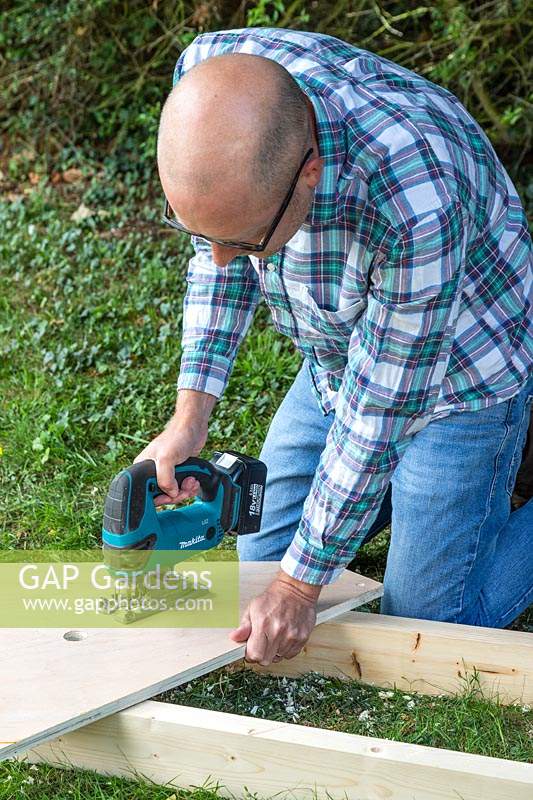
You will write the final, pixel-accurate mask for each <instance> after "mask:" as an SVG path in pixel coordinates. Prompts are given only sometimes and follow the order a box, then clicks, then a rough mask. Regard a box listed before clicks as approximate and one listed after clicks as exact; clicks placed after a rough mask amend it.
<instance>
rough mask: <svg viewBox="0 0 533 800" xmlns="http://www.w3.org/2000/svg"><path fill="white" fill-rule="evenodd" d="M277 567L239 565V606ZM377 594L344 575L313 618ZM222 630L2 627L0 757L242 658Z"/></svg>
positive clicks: (370, 584)
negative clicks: (73, 633) (76, 637)
mask: <svg viewBox="0 0 533 800" xmlns="http://www.w3.org/2000/svg"><path fill="white" fill-rule="evenodd" d="M278 568H279V567H278V564H275V563H265V562H263V563H252V562H249V563H244V564H241V565H240V575H241V578H240V592H241V603H242V604H243V605H244V604H245V603H246V602H247V601H248V600H250V599H251V598H252V597H254V596H255V595H257V594H259V593H260V592H261V591H262V590H263V589H264V588H265V587H266V586H267V585H268V583H269V582H270V580H271V579H272V577H273V576H274V575H275V573H276V572H277V570H278ZM380 594H381V584H379V583H377V582H376V581H373V580H371V579H369V578H363V577H361V576H360V575H357V574H355V573H350V572H345V573H344V574H343V575H342V576H341V578H340V579H339V580H338V581H337V582H336V583H334V584H332V585H330V586H327V587H325V589H324V591H323V592H322V594H321V597H320V601H319V607H318V621H319V622H321V621H324V620H327V619H331V618H332V616H334V615H335V614H338V613H342V612H344V611H346V610H348V609H349V608H353V607H355V606H357V605H361V604H363V603H365V602H368V601H369V600H371V599H373V598H375V597H378V596H379V595H380ZM228 632H229V629H226V628H203V629H198V628H194V629H192V628H189V629H179V628H171V629H169V628H160V629H148V628H139V627H117V628H105V629H100V628H92V629H91V628H88V629H87V630H86V631H84V633H86V634H87V635H86V638H84V639H83V640H81V641H66V640H65V639H64V638H63V636H64V634H65V633H66V630H64V629H57V628H51V629H27V628H26V629H8V628H3V629H0V742H1V744H0V760H1V759H4V758H8V757H11V756H14V755H16V754H19V753H22V752H24V751H25V750H26V749H28V748H29V747H32V746H35V745H36V744H38V743H41V742H43V741H46V740H47V739H51V738H53V737H55V736H58V735H59V734H63V733H65V732H67V731H71V730H73V729H75V728H79V727H80V726H82V725H85V724H86V723H88V722H92V721H94V720H97V719H100V718H102V717H105V716H107V715H109V714H113V713H114V712H116V711H119V710H120V709H123V708H127V707H128V706H131V705H134V704H135V703H138V702H140V701H141V700H145V699H148V698H150V697H153V696H154V695H155V694H158V693H159V692H162V691H164V690H166V689H170V688H172V687H173V686H177V685H179V684H181V683H185V682H186V681H188V680H191V679H192V678H195V677H198V676H199V675H203V674H205V673H206V672H210V671H211V670H213V669H216V668H218V667H221V666H224V665H226V664H230V663H232V662H234V661H237V660H239V659H241V658H242V657H243V655H244V646H243V645H238V644H235V643H234V642H232V641H231V640H230V639H229V638H228Z"/></svg>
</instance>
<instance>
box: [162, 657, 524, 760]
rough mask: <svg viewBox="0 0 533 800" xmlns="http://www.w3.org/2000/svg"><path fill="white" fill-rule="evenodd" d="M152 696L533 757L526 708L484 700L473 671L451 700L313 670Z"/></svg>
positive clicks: (237, 674) (217, 680)
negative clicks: (303, 673) (295, 675)
mask: <svg viewBox="0 0 533 800" xmlns="http://www.w3.org/2000/svg"><path fill="white" fill-rule="evenodd" d="M156 699H159V700H163V701H164V702H170V703H178V704H180V705H188V706H197V707H201V708H209V709H213V710H215V711H226V712H230V713H234V714H244V715H252V716H257V717H262V718H266V719H271V720H278V721H280V722H294V723H297V724H299V725H311V726H314V727H317V728H327V729H331V730H336V731H344V732H345V733H356V734H361V735H369V736H376V737H379V738H383V739H393V740H396V741H402V742H410V743H413V744H420V745H426V746H428V747H441V748H448V749H451V750H460V751H463V752H467V753H478V754H480V755H486V756H494V757H496V758H509V759H512V760H514V761H530V760H531V759H532V757H533V711H532V709H531V708H530V707H529V706H525V705H524V706H520V705H516V706H504V705H500V704H498V703H497V702H489V701H488V700H486V699H485V698H484V697H483V695H482V693H481V692H480V689H479V683H478V680H477V678H476V676H472V677H471V678H470V679H469V680H468V681H467V682H465V684H464V690H463V693H462V694H461V695H459V696H457V697H444V696H442V695H441V696H438V697H425V696H423V695H420V694H416V693H415V692H412V693H411V692H405V691H399V690H394V691H393V690H390V691H385V690H382V689H378V688H376V687H372V686H367V685H365V684H359V683H356V682H355V681H341V680H339V679H337V678H326V677H323V676H322V675H319V674H318V673H309V674H307V675H305V676H303V677H301V678H296V679H294V678H285V677H273V676H268V675H258V674H256V673H254V672H252V671H251V670H240V671H230V672H228V671H227V670H219V671H218V672H216V673H211V674H210V675H209V676H207V677H205V678H201V679H197V680H195V681H192V682H191V683H189V684H187V685H186V686H185V687H179V688H177V689H174V690H172V691H170V692H166V693H165V694H163V695H161V696H160V697H158V698H156Z"/></svg>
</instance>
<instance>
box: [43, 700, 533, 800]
mask: <svg viewBox="0 0 533 800" xmlns="http://www.w3.org/2000/svg"><path fill="white" fill-rule="evenodd" d="M30 760H31V761H37V762H38V761H46V762H47V763H50V764H55V765H60V766H74V767H83V768H86V769H94V770H96V771H97V772H100V773H103V774H106V775H122V776H127V777H136V776H143V777H145V778H147V779H148V780H151V781H153V782H155V783H159V784H165V785H166V784H168V785H169V786H173V787H183V788H189V787H191V786H201V785H202V784H204V782H210V783H215V782H216V783H217V784H219V793H220V794H221V795H223V796H228V797H234V798H248V797H250V795H252V796H255V795H257V796H258V797H273V796H274V797H275V796H277V795H278V793H279V796H280V797H283V798H285V797H289V798H293V800H313V798H315V797H316V798H319V800H341V798H342V799H343V800H344V799H346V800H460V799H461V800H531V798H532V797H533V766H531V765H529V764H523V763H515V762H512V761H506V760H503V759H497V758H487V757H485V756H477V755H469V754H467V753H457V752H453V751H451V750H438V749H436V748H431V747H422V746H420V745H413V744H404V743H402V742H391V741H387V740H384V739H375V738H370V737H366V736H356V735H353V734H348V733H338V732H336V731H328V730H322V729H320V728H308V727H304V726H299V725H291V724H287V723H282V722H273V721H272V720H266V719H257V718H255V717H254V718H252V717H241V716H239V715H235V714H225V713H222V712H218V711H209V710H206V709H200V708H188V707H184V706H176V705H171V704H169V703H155V702H146V703H142V704H141V705H138V706H135V707H134V708H130V709H127V710H126V711H121V712H120V713H118V714H115V715H114V716H112V717H108V718H107V719H104V720H100V721H99V722H96V723H94V724H92V725H88V726H86V727H84V728H82V729H81V730H77V731H74V732H73V733H69V734H67V735H65V736H60V737H59V738H58V739H57V740H55V741H53V742H50V743H47V744H44V745H41V746H40V747H39V748H38V749H37V750H34V751H32V752H31V753H30Z"/></svg>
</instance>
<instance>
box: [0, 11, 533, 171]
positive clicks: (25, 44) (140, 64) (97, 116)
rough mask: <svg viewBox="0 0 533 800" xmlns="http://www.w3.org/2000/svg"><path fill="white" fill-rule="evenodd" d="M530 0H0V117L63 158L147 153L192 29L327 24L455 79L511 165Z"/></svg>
mask: <svg viewBox="0 0 533 800" xmlns="http://www.w3.org/2000/svg"><path fill="white" fill-rule="evenodd" d="M530 12H531V5H530V2H529V0H488V2H486V3H482V4H480V3H478V2H476V1H475V0H465V1H464V2H459V0H437V2H435V3H431V4H426V5H417V4H408V3H405V2H404V1H403V2H402V0H382V2H380V3H375V2H373V0H336V2H335V1H334V2H332V1H331V0H312V1H311V0H292V2H289V1H288V0H258V1H257V2H237V0H229V1H228V2H224V3H222V2H220V0H203V2H192V1H191V0H179V1H178V2H176V0H152V2H145V0H94V2H91V3H87V2H84V0H68V2H63V0H50V1H48V0H47V1H46V2H44V1H43V0H41V2H35V0H15V2H8V0H0V95H1V98H2V103H1V106H0V108H1V110H0V131H2V132H3V133H4V134H5V135H6V136H7V139H5V141H6V143H7V146H8V150H11V149H12V148H13V146H14V145H15V144H16V142H24V143H25V144H26V145H31V146H32V147H33V148H34V149H35V150H36V151H37V152H38V153H39V154H40V155H42V156H43V155H46V157H47V159H50V158H51V159H52V161H53V162H54V163H55V164H61V165H63V166H65V165H68V164H70V163H75V164H76V165H78V164H79V163H81V162H84V161H87V160H88V159H89V160H91V159H94V158H96V159H97V160H98V161H101V159H102V157H103V156H105V155H106V154H110V153H111V154H115V155H116V154H117V153H118V154H120V155H119V156H117V157H119V158H121V159H123V160H127V161H128V162H129V163H130V164H131V163H135V164H137V169H138V170H142V165H143V164H148V165H151V164H152V160H153V155H154V139H155V133H156V128H157V119H158V115H159V110H160V107H161V102H162V100H163V99H164V97H165V96H166V94H167V93H168V90H169V88H170V85H171V76H172V70H173V66H174V63H175V61H176V59H177V58H178V56H179V54H180V52H181V51H182V50H183V49H184V48H185V47H186V46H187V45H188V44H189V43H190V42H191V41H192V40H193V39H194V37H195V36H196V35H197V33H199V32H202V31H206V30H218V29H224V28H235V27H244V26H246V25H248V26H280V27H287V28H297V29H309V30H316V31H319V32H323V33H329V34H331V35H333V36H337V37H340V38H342V39H345V40H346V41H349V42H351V43H353V44H355V45H358V46H359V47H362V48H366V49H369V50H373V51H375V52H378V53H381V54H382V55H384V56H386V57H387V58H391V59H393V60H395V61H397V62H399V63H401V64H403V65H405V66H407V67H408V68H410V69H414V70H416V71H418V72H420V73H422V74H424V75H425V76H427V77H428V78H429V79H430V80H433V81H436V82H438V83H441V84H444V85H445V86H447V87H448V88H450V89H451V90H452V91H453V92H455V93H456V94H457V95H458V97H459V98H460V99H461V100H462V101H463V103H464V104H465V105H466V106H467V107H468V108H469V110H470V111H471V112H472V114H473V115H474V116H475V117H476V119H477V120H478V121H479V122H480V123H481V125H482V126H483V127H484V128H485V130H486V131H487V133H488V134H489V136H490V137H491V138H492V140H493V141H494V143H495V144H496V146H497V147H498V148H499V149H500V153H501V154H502V155H503V156H504V157H505V156H506V155H507V158H508V169H509V171H510V172H511V174H512V175H513V176H514V177H516V176H517V175H518V174H519V167H520V164H521V162H522V159H523V157H524V154H525V152H526V151H527V148H528V147H529V146H530V144H531V139H532V130H533V125H532V115H531V109H532V97H533V96H532V94H531V63H532V62H531V58H530V43H531V37H532V30H533V28H532V26H533V23H532V20H533V15H532V14H531V13H530Z"/></svg>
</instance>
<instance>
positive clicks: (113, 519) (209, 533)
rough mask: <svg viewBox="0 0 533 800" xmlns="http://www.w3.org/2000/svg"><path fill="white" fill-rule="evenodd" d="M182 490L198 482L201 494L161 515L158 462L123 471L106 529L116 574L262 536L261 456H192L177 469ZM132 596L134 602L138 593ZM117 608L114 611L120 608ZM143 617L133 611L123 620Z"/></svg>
mask: <svg viewBox="0 0 533 800" xmlns="http://www.w3.org/2000/svg"><path fill="white" fill-rule="evenodd" d="M175 476H176V480H177V482H178V486H181V484H182V482H183V481H184V480H185V478H187V477H193V478H196V480H197V481H198V483H199V484H200V494H199V495H198V496H197V497H196V498H195V500H194V502H192V503H191V504H190V505H187V506H180V507H179V508H175V509H171V510H167V511H156V507H155V505H154V499H155V498H156V497H157V496H158V495H160V494H163V492H162V491H161V489H160V488H159V487H158V485H157V479H156V467H155V462H154V461H152V460H147V461H141V462H139V463H138V464H133V465H132V466H131V467H128V468H127V469H125V470H123V471H122V472H120V473H119V474H118V475H117V476H116V478H114V480H113V481H112V483H111V486H110V487H109V493H108V495H107V498H106V501H105V508H104V523H103V530H102V540H103V550H104V559H105V562H106V563H107V565H108V567H109V568H110V570H111V571H116V572H117V573H120V574H123V573H124V572H127V571H128V570H131V571H134V570H137V571H138V570H146V569H149V568H150V564H151V563H156V562H158V563H159V562H160V560H161V559H164V558H165V555H166V554H167V553H168V559H170V561H169V562H168V563H169V564H170V562H172V563H176V562H177V561H180V560H182V559H184V558H188V557H189V558H190V557H191V556H192V555H194V554H195V553H197V554H198V551H205V550H209V549H211V548H212V547H216V545H218V544H219V543H220V542H221V540H222V538H223V536H224V534H225V533H228V532H231V533H235V534H238V535H242V534H247V533H256V532H257V531H258V530H259V527H260V525H261V514H262V510H263V497H264V488H265V481H266V466H265V464H263V462H261V461H258V460H257V459H255V458H250V457H249V456H245V455H242V454H240V453H235V452H233V451H231V450H228V451H226V452H224V453H219V452H216V453H215V454H214V456H213V458H212V459H211V461H206V460H204V459H201V458H189V459H187V461H185V462H184V463H183V464H179V465H178V466H177V467H175ZM137 591H138V590H137V587H135V591H134V592H133V593H132V592H131V591H128V592H126V593H125V594H126V595H127V597H128V599H129V600H131V599H132V594H135V592H137ZM115 608H116V602H115V604H114V607H111V608H110V610H115ZM137 617H138V615H136V614H131V613H130V612H129V611H128V612H127V613H126V614H125V615H123V621H125V622H131V621H133V620H134V619H136V618H137Z"/></svg>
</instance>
